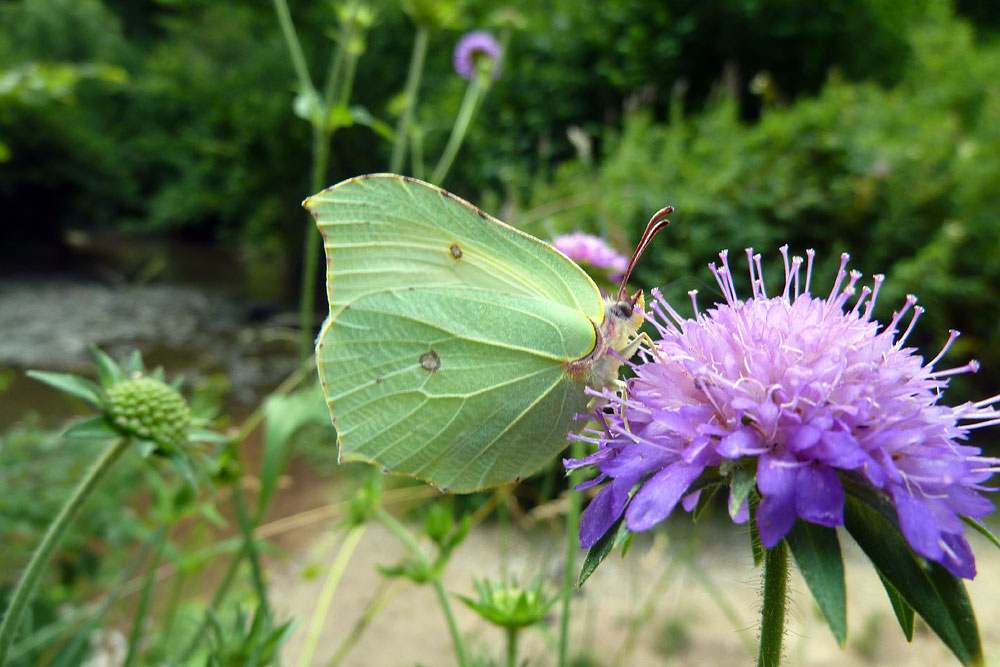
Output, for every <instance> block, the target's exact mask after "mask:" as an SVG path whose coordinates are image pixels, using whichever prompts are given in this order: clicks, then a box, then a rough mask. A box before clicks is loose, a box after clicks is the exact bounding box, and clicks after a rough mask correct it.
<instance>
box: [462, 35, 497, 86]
mask: <svg viewBox="0 0 1000 667" xmlns="http://www.w3.org/2000/svg"><path fill="white" fill-rule="evenodd" d="M500 53H501V51H500V44H499V43H498V42H497V40H495V39H494V38H493V35H491V34H490V33H488V32H486V31H485V30H475V31H473V32H467V33H465V34H464V35H462V39H460V40H458V45H456V46H455V53H454V55H453V62H454V63H455V71H456V72H458V74H459V76H461V77H462V78H463V79H471V78H472V77H473V76H475V74H476V60H477V59H479V58H483V57H485V58H489V60H490V61H493V62H496V61H497V60H500ZM498 76H500V71H499V68H497V67H494V69H493V78H494V79H496V78H497V77H498Z"/></svg>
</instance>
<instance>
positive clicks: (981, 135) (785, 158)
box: [528, 8, 1000, 396]
mask: <svg viewBox="0 0 1000 667" xmlns="http://www.w3.org/2000/svg"><path fill="white" fill-rule="evenodd" d="M938 12H939V14H938V15H936V16H935V17H934V20H933V21H929V22H927V23H924V24H921V25H920V26H918V27H916V28H914V29H913V30H912V31H911V32H910V33H909V34H910V37H909V39H910V44H911V45H912V49H913V53H914V57H913V63H912V66H911V68H910V69H908V70H907V72H906V76H905V77H904V78H903V80H902V81H901V82H900V83H898V84H897V85H895V86H893V87H889V88H884V87H881V86H879V85H878V84H876V83H871V82H868V83H852V82H849V81H846V80H844V79H843V77H841V76H838V75H836V74H834V75H833V76H831V78H830V79H829V81H828V82H827V84H826V86H824V88H823V90H822V91H821V92H820V94H819V95H818V96H816V97H815V98H803V99H801V100H799V101H797V102H795V103H794V104H791V105H788V106H771V107H768V108H766V109H765V110H764V113H763V115H762V117H761V119H760V121H759V122H758V123H755V124H752V125H747V124H745V123H743V122H742V121H741V120H740V118H739V114H738V109H737V105H736V103H735V102H734V101H733V100H732V99H731V98H728V97H726V96H719V97H718V98H716V99H715V100H714V102H712V103H711V104H710V106H709V108H707V109H706V110H705V112H704V113H701V114H695V115H690V116H686V117H685V116H683V114H681V113H680V111H679V106H680V104H679V102H678V103H676V104H675V110H676V115H675V121H674V122H672V123H671V124H669V125H662V124H657V123H654V122H653V121H652V120H651V117H650V114H648V113H644V112H639V113H635V114H632V115H630V116H629V117H628V118H627V119H626V122H625V125H624V129H623V130H622V131H621V133H620V134H616V133H613V132H609V133H608V134H609V138H608V140H607V143H608V145H609V146H610V148H609V150H608V151H607V153H606V154H605V155H604V156H603V159H602V160H601V161H600V162H599V166H597V167H592V166H590V165H589V164H587V163H586V162H585V161H575V162H572V163H569V164H567V165H564V166H563V167H562V168H561V169H560V170H559V171H558V173H557V175H556V177H555V178H554V180H553V183H552V184H551V185H550V186H548V187H544V188H540V189H539V190H538V192H536V194H535V199H534V201H535V202H536V203H538V204H539V205H540V204H542V203H549V204H550V203H551V202H554V201H555V202H558V201H571V202H573V201H575V202H576V203H577V204H582V205H581V206H575V207H573V208H571V209H569V210H566V211H564V212H561V213H558V214H555V215H551V216H548V217H547V218H546V221H547V223H548V224H549V225H550V227H551V228H552V229H554V230H564V229H569V228H573V227H579V226H584V227H589V228H590V229H592V230H594V231H598V232H601V233H605V234H608V235H610V236H611V238H612V240H614V241H615V242H617V243H619V244H620V245H621V247H628V246H629V244H630V243H634V242H635V241H636V240H637V239H638V238H639V235H640V233H641V231H642V226H643V225H644V224H645V221H646V219H648V217H649V215H650V214H651V213H652V212H653V211H656V210H657V209H659V208H660V207H662V206H664V205H666V204H672V205H674V206H676V207H677V212H676V213H675V214H674V216H672V218H673V220H674V223H675V224H674V225H672V226H671V228H670V229H669V230H668V231H667V232H666V233H665V234H664V235H663V237H661V238H660V239H658V241H657V242H656V243H655V244H654V247H653V248H652V249H651V250H650V251H648V256H647V257H646V258H645V260H644V261H643V262H642V263H641V264H640V267H639V269H638V270H637V274H636V275H637V280H636V282H637V283H638V284H643V285H661V286H666V287H672V288H673V289H671V290H669V296H672V297H674V298H675V299H677V300H678V301H681V300H683V299H686V297H684V296H683V293H684V292H685V291H686V290H688V289H691V288H695V287H698V286H699V285H698V284H697V283H696V282H695V281H694V277H695V276H697V277H698V280H702V279H706V278H708V273H707V271H706V270H705V268H704V267H705V264H706V263H708V262H709V261H712V260H714V259H716V257H715V255H716V253H717V252H718V250H720V249H721V248H724V247H725V248H730V249H731V250H732V251H733V253H740V255H742V253H741V251H742V250H743V248H745V247H750V246H752V247H754V248H755V250H757V251H759V252H763V253H767V254H770V255H772V256H776V254H777V248H778V247H779V246H780V245H782V244H783V243H788V244H789V245H790V247H791V249H792V251H793V252H796V253H802V252H804V251H805V249H807V248H810V247H812V248H815V249H816V250H817V253H818V255H817V258H818V261H819V262H820V264H819V266H820V271H821V273H822V274H823V275H828V276H832V273H833V268H834V267H835V265H836V263H837V262H838V259H839V254H840V253H841V252H845V251H848V252H850V253H851V255H852V266H853V267H854V268H856V269H859V270H860V271H862V272H863V273H864V274H866V275H869V276H870V275H871V274H872V273H876V272H883V273H886V274H887V276H888V279H887V281H886V287H885V289H884V290H883V292H882V294H881V297H880V300H879V304H880V308H879V309H878V314H879V316H880V317H883V318H884V317H886V316H887V315H889V314H890V313H891V311H892V309H894V308H896V307H898V306H899V305H900V304H901V303H902V301H903V298H904V296H905V294H906V293H907V292H912V293H915V294H917V295H918V296H919V297H920V299H921V301H920V303H921V305H922V306H924V307H925V308H926V309H927V312H926V314H925V315H924V316H923V319H922V321H921V324H920V325H919V326H918V328H917V332H916V333H915V335H914V337H913V338H911V342H915V343H918V344H920V345H921V346H922V347H923V348H924V349H925V352H926V353H929V354H930V356H933V355H934V354H935V353H936V351H937V348H938V346H939V345H940V344H941V343H943V342H944V340H945V339H946V338H947V335H948V329H949V328H955V329H960V330H961V331H962V332H963V333H964V334H965V335H964V336H963V337H962V338H961V339H960V340H959V343H957V344H956V347H955V349H954V351H953V352H952V353H951V354H952V356H951V358H952V359H953V360H955V362H956V365H960V364H961V363H964V361H965V360H967V359H968V358H969V357H976V358H978V359H979V360H980V361H982V362H983V365H984V370H985V372H981V373H980V374H979V375H978V376H975V377H974V378H972V379H971V380H970V379H966V378H962V379H963V380H964V383H965V384H968V385H973V384H974V385H976V389H975V391H972V392H971V394H974V395H978V396H983V395H988V393H989V387H995V386H996V385H997V383H998V379H1000V352H998V351H997V350H998V349H1000V333H998V331H997V328H996V327H995V324H994V323H995V321H996V312H995V309H996V303H995V299H996V296H995V295H996V294H997V292H998V291H1000V233H998V230H1000V226H998V224H1000V223H998V219H1000V204H998V203H997V201H996V198H995V184H996V183H997V182H1000V130H998V129H997V127H998V123H997V122H996V119H997V117H998V112H1000V92H998V91H997V89H996V87H995V85H994V84H993V82H995V81H996V80H998V78H1000V48H998V47H996V46H989V45H986V46H981V45H977V44H975V42H974V39H973V33H972V31H971V29H970V28H969V26H968V25H967V24H965V23H963V22H961V21H958V20H955V19H954V18H952V17H951V16H949V15H948V14H947V12H945V11H944V10H941V9H940V8H939V10H938ZM580 193H586V195H585V196H583V197H581V194H580ZM528 217H529V218H530V214H529V216H528ZM619 230H624V233H622V232H620V231H619ZM536 231H537V230H536ZM737 261H742V258H741V257H740V258H739V259H738V260H737ZM768 264H769V265H770V267H769V271H768V275H770V276H772V278H771V284H772V286H773V285H774V284H776V283H777V281H778V280H779V275H780V262H775V261H772V262H767V263H765V265H768ZM709 289H710V290H711V289H714V285H713V286H712V287H711V288H709ZM704 291H705V290H704V289H703V292H704ZM707 298H709V297H708V295H704V296H703V297H702V299H703V300H705V299H707Z"/></svg>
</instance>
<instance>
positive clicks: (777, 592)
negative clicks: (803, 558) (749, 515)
mask: <svg viewBox="0 0 1000 667" xmlns="http://www.w3.org/2000/svg"><path fill="white" fill-rule="evenodd" d="M787 597H788V547H787V546H786V545H785V541H784V540H781V541H780V542H778V543H777V544H775V545H774V546H773V547H772V548H770V549H768V551H767V556H765V558H764V605H763V610H762V611H761V625H760V653H759V654H758V657H757V667H778V666H779V665H780V664H781V641H782V639H783V638H784V634H785V603H786V601H787Z"/></svg>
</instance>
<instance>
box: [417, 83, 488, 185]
mask: <svg viewBox="0 0 1000 667" xmlns="http://www.w3.org/2000/svg"><path fill="white" fill-rule="evenodd" d="M488 86H489V75H488V74H487V75H484V74H483V73H481V72H476V73H475V75H474V76H473V77H472V78H471V79H469V87H468V88H466V89H465V97H464V98H463V99H462V106H461V107H459V109H458V116H456V118H455V126H454V127H452V128H451V136H450V137H448V144H447V145H446V146H445V147H444V153H442V154H441V160H440V161H438V163H437V166H436V167H434V173H433V174H431V182H432V183H435V184H437V185H441V184H442V183H443V182H444V177H445V176H447V175H448V170H449V169H451V164H452V162H454V161H455V156H456V155H458V149H459V147H461V145H462V141H464V140H465V133H466V132H468V131H469V125H471V124H472V116H473V115H474V114H475V112H476V107H478V106H479V101H480V100H481V99H482V98H483V95H484V94H485V92H486V89H487V87H488Z"/></svg>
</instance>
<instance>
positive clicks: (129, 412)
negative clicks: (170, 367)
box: [108, 376, 191, 445]
mask: <svg viewBox="0 0 1000 667" xmlns="http://www.w3.org/2000/svg"><path fill="white" fill-rule="evenodd" d="M108 399H109V402H110V405H109V408H108V412H109V413H110V417H111V420H112V421H113V422H114V424H115V425H116V426H118V427H119V428H120V429H122V430H123V431H126V432H128V433H129V434H131V435H137V436H139V437H140V438H151V439H153V440H158V441H161V442H166V443H171V444H177V445H179V444H182V443H183V442H184V440H185V437H186V432H187V428H188V425H189V424H190V423H191V411H190V409H188V406H187V403H186V402H185V401H184V398H183V397H182V396H181V395H180V394H179V393H178V392H177V391H176V390H175V389H173V388H171V387H170V386H168V385H167V384H165V383H163V382H161V381H160V380H154V379H153V378H150V377H143V376H138V377H134V378H131V379H129V380H123V381H122V382H118V383H116V384H114V385H112V386H111V387H110V388H109V389H108Z"/></svg>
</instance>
